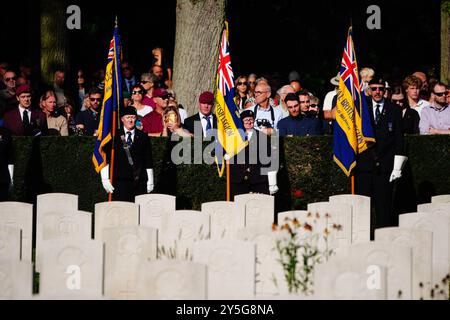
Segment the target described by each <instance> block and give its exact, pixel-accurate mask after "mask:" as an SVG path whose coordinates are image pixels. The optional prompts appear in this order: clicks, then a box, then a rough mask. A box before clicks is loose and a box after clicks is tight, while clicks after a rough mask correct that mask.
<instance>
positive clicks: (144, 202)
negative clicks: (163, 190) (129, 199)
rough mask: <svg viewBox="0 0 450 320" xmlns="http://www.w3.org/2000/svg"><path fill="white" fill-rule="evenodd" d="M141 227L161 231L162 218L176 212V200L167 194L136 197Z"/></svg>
mask: <svg viewBox="0 0 450 320" xmlns="http://www.w3.org/2000/svg"><path fill="white" fill-rule="evenodd" d="M135 203H136V204H138V205H139V225H141V226H144V227H150V228H156V229H158V230H161V224H162V217H163V216H165V215H168V214H170V213H172V212H173V211H175V210H176V198H175V197H174V196H169V195H167V194H153V193H151V194H144V195H140V196H137V197H136V200H135Z"/></svg>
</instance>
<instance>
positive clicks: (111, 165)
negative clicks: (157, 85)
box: [108, 16, 120, 202]
mask: <svg viewBox="0 0 450 320" xmlns="http://www.w3.org/2000/svg"><path fill="white" fill-rule="evenodd" d="M117 27H118V23H117V16H116V20H115V28H117ZM116 49H117V43H116V41H115V39H114V72H115V73H116V82H117V81H118V80H119V77H118V66H117V54H118V53H117V51H116ZM119 85H120V84H118V83H116V90H117V93H116V96H117V99H116V100H117V101H116V103H117V106H116V108H113V116H112V122H113V123H112V132H111V137H112V143H111V160H110V166H109V180H110V182H111V184H112V183H113V178H114V155H115V152H116V150H115V147H114V145H115V143H114V142H115V141H114V140H115V138H116V130H117V127H116V124H117V122H118V119H116V117H117V110H118V109H119V105H120V101H119V99H120V94H119ZM111 201H112V193H109V194H108V202H111Z"/></svg>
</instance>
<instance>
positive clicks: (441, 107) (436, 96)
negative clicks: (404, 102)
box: [419, 82, 450, 134]
mask: <svg viewBox="0 0 450 320" xmlns="http://www.w3.org/2000/svg"><path fill="white" fill-rule="evenodd" d="M431 92H432V93H431V94H432V96H433V103H432V104H431V105H429V106H427V107H425V108H424V109H423V110H422V114H421V116H420V123H419V128H420V134H450V107H449V105H448V103H447V97H446V96H447V88H446V86H445V84H443V83H442V82H438V83H436V84H435V85H434V87H433V89H432V91H431Z"/></svg>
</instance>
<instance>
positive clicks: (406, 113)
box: [391, 86, 420, 134]
mask: <svg viewBox="0 0 450 320" xmlns="http://www.w3.org/2000/svg"><path fill="white" fill-rule="evenodd" d="M391 101H392V102H393V103H394V104H395V105H397V107H398V108H400V111H401V112H402V122H403V133H404V134H419V121H420V117H419V113H417V111H416V110H413V109H411V108H410V107H409V105H408V103H406V102H405V94H404V93H403V89H402V87H401V86H396V87H394V90H393V92H392V97H391Z"/></svg>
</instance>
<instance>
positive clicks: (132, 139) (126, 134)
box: [123, 127, 135, 143]
mask: <svg viewBox="0 0 450 320" xmlns="http://www.w3.org/2000/svg"><path fill="white" fill-rule="evenodd" d="M123 131H124V132H125V142H126V141H127V140H128V132H131V141H132V142H133V143H134V134H135V129H133V130H127V128H125V127H123Z"/></svg>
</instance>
